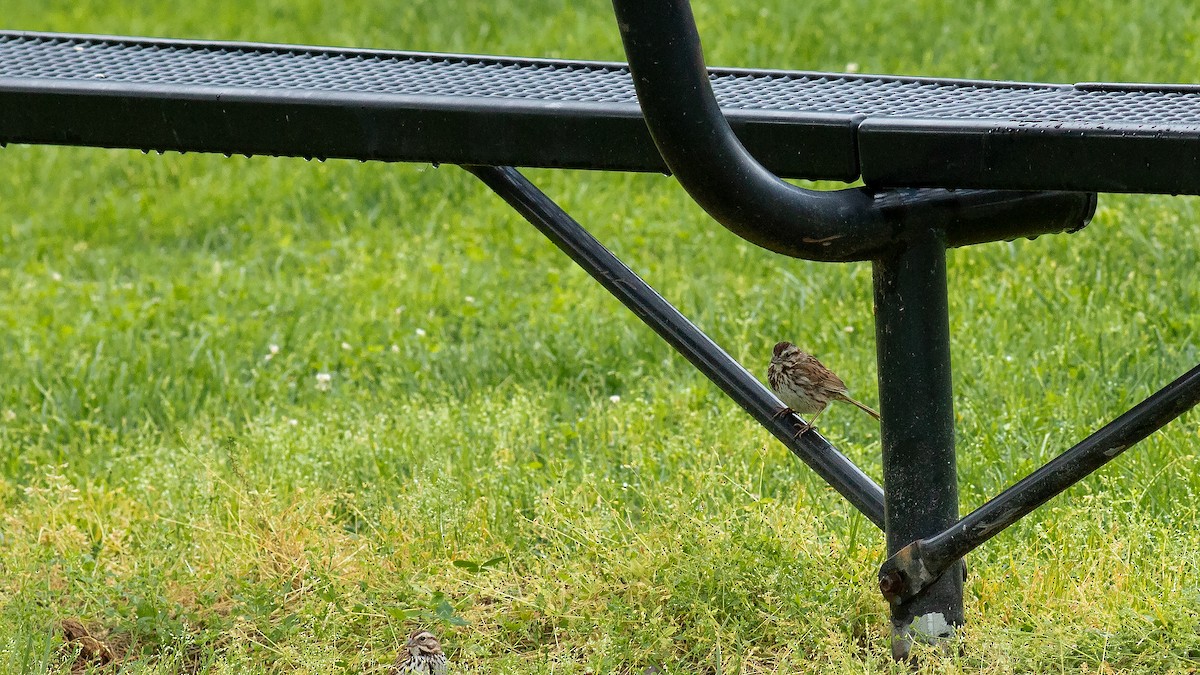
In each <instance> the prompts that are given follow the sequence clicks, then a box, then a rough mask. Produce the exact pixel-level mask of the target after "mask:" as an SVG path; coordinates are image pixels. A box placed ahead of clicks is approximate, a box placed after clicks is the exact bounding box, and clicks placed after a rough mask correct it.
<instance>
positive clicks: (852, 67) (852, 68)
mask: <svg viewBox="0 0 1200 675" xmlns="http://www.w3.org/2000/svg"><path fill="white" fill-rule="evenodd" d="M846 72H847V73H857V72H858V64H857V63H855V62H854V61H851V62H850V63H847V64H846Z"/></svg>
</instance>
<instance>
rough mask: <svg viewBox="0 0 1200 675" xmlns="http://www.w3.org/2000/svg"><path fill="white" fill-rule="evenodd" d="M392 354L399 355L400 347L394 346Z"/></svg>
mask: <svg viewBox="0 0 1200 675" xmlns="http://www.w3.org/2000/svg"><path fill="white" fill-rule="evenodd" d="M392 352H394V353H396V354H399V353H400V345H392Z"/></svg>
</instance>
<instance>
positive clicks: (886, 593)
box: [879, 570, 904, 600]
mask: <svg viewBox="0 0 1200 675" xmlns="http://www.w3.org/2000/svg"><path fill="white" fill-rule="evenodd" d="M903 588H904V579H903V578H901V577H900V573H899V572H897V571H896V570H892V571H890V572H888V573H887V574H884V575H882V576H880V577H879V592H880V593H883V597H885V598H887V599H888V600H892V599H893V598H895V597H896V596H897V595H899V594H900V591H901V590H903Z"/></svg>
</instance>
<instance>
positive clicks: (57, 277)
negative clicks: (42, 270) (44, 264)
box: [50, 272, 62, 281]
mask: <svg viewBox="0 0 1200 675" xmlns="http://www.w3.org/2000/svg"><path fill="white" fill-rule="evenodd" d="M50 278H51V279H53V280H55V281H62V275H61V274H59V273H58V272H51V273H50Z"/></svg>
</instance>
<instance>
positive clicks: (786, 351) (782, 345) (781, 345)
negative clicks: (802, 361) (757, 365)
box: [771, 340, 800, 361]
mask: <svg viewBox="0 0 1200 675" xmlns="http://www.w3.org/2000/svg"><path fill="white" fill-rule="evenodd" d="M798 351H800V350H799V349H798V348H797V347H796V345H794V344H792V343H790V342H787V341H786V340H785V341H783V342H776V343H775V351H774V352H772V353H771V360H772V361H782V360H784V359H787V358H789V357H790V356H792V355H794V354H795V353H796V352H798Z"/></svg>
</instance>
